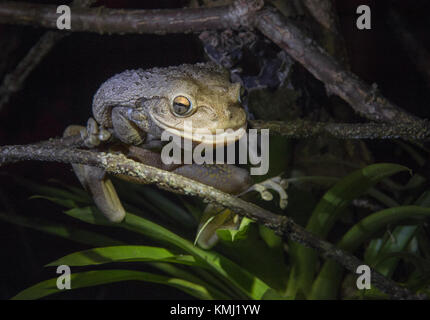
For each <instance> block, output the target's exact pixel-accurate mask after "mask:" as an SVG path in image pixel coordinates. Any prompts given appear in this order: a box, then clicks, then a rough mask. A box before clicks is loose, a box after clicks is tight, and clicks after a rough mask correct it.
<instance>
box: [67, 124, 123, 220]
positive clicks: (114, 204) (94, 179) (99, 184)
mask: <svg viewBox="0 0 430 320" xmlns="http://www.w3.org/2000/svg"><path fill="white" fill-rule="evenodd" d="M85 130H86V129H85V127H82V126H75V125H73V126H69V127H67V128H66V130H65V131H64V134H63V136H64V137H67V136H71V135H76V134H79V133H80V132H82V131H85ZM72 167H73V171H74V172H75V174H76V176H77V177H78V179H79V181H80V182H81V184H82V186H83V187H84V188H85V189H86V190H87V191H88V192H89V193H90V194H91V196H92V198H93V200H94V202H95V204H96V206H97V208H98V209H99V210H100V211H101V212H102V213H103V215H104V216H105V217H106V218H107V219H108V220H109V221H111V222H121V221H122V220H123V219H124V217H125V210H124V207H123V206H122V204H121V201H120V200H119V198H118V195H117V193H116V191H115V188H114V186H113V184H112V181H111V180H110V179H109V178H108V177H107V175H106V172H105V170H104V169H101V168H97V167H92V166H87V165H81V164H72Z"/></svg>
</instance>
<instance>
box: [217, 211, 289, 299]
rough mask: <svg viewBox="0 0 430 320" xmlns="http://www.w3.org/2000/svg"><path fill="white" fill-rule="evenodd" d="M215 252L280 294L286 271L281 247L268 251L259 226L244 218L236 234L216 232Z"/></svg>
mask: <svg viewBox="0 0 430 320" xmlns="http://www.w3.org/2000/svg"><path fill="white" fill-rule="evenodd" d="M217 234H218V235H219V236H220V242H219V244H218V247H217V248H219V250H220V251H221V252H222V253H223V254H224V255H226V256H227V257H229V258H230V259H232V260H233V261H235V262H236V263H237V264H238V265H240V266H242V267H243V268H244V269H246V270H248V271H250V272H251V273H252V274H254V275H256V276H257V277H258V278H260V279H262V280H263V281H264V282H265V283H267V284H268V285H269V286H270V287H271V288H272V289H275V290H278V291H280V292H284V291H285V288H286V285H287V273H288V269H287V266H286V265H285V261H284V260H285V257H284V252H283V250H282V247H281V246H276V245H275V246H273V247H270V246H268V245H267V244H266V242H265V241H264V240H263V239H262V238H261V236H260V229H259V226H258V225H257V224H256V223H255V222H254V221H252V220H250V219H247V218H244V219H243V220H242V222H241V226H240V228H239V229H238V230H227V229H225V230H223V229H219V230H217Z"/></svg>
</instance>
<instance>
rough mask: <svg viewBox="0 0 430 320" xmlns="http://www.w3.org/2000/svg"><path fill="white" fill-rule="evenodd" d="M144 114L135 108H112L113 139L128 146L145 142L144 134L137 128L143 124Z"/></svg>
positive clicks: (144, 120)
mask: <svg viewBox="0 0 430 320" xmlns="http://www.w3.org/2000/svg"><path fill="white" fill-rule="evenodd" d="M146 120H147V118H146V116H145V114H144V113H143V112H141V111H139V110H137V109H136V108H131V107H114V108H113V109H112V126H113V131H114V133H115V137H117V138H118V139H119V140H121V141H122V142H124V143H125V144H130V145H140V144H142V143H143V142H144V141H145V138H146V133H145V131H144V130H142V129H141V128H139V127H138V124H142V123H145V122H146Z"/></svg>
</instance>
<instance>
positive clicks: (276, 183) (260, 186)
mask: <svg viewBox="0 0 430 320" xmlns="http://www.w3.org/2000/svg"><path fill="white" fill-rule="evenodd" d="M287 188H288V181H287V180H286V179H282V178H281V177H280V176H276V177H273V178H270V179H267V180H265V181H263V182H260V183H256V184H254V185H252V186H251V187H250V188H249V189H248V190H246V191H245V192H243V193H242V194H241V195H243V194H245V193H248V192H250V191H257V192H258V193H260V195H261V198H262V199H263V200H266V201H272V200H273V194H272V193H270V191H269V190H273V191H276V192H277V193H278V194H279V206H280V207H281V209H285V208H286V207H287V204H288V195H287V193H286V192H285V189H287Z"/></svg>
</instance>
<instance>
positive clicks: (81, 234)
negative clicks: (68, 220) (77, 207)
mask: <svg viewBox="0 0 430 320" xmlns="http://www.w3.org/2000/svg"><path fill="white" fill-rule="evenodd" d="M0 219H2V220H4V221H7V222H10V223H13V224H16V225H19V226H23V227H27V228H31V229H34V230H38V231H42V232H45V233H48V234H52V235H55V236H58V237H61V238H65V239H68V240H71V241H75V242H78V243H83V244H89V245H92V246H112V245H121V244H124V243H123V242H122V241H119V240H116V239H113V238H110V237H108V236H105V235H102V234H99V233H96V232H93V231H87V230H83V229H82V228H77V227H73V226H65V225H64V224H60V223H56V222H52V221H49V220H45V219H43V218H39V217H33V216H31V217H27V216H24V215H11V214H6V213H4V212H0Z"/></svg>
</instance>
